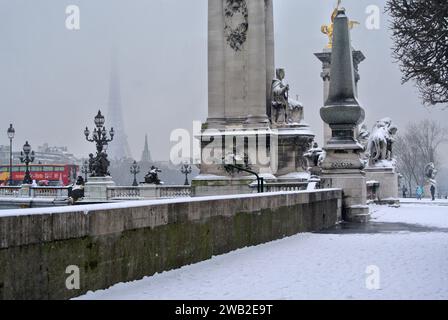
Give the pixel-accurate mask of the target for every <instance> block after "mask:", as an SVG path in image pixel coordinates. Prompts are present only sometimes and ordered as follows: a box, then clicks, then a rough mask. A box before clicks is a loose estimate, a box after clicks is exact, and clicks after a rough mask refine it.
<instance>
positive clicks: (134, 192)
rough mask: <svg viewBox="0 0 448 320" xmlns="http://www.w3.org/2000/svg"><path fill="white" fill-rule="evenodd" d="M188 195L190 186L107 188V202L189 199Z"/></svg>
mask: <svg viewBox="0 0 448 320" xmlns="http://www.w3.org/2000/svg"><path fill="white" fill-rule="evenodd" d="M190 195H191V188H190V186H161V185H158V186H156V185H140V186H135V187H133V186H132V187H118V186H114V187H108V188H107V200H147V199H159V198H165V199H172V198H185V197H190Z"/></svg>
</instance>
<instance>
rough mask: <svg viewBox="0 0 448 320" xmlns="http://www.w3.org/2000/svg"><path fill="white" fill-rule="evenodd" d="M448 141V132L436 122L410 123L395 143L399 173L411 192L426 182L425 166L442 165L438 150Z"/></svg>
mask: <svg viewBox="0 0 448 320" xmlns="http://www.w3.org/2000/svg"><path fill="white" fill-rule="evenodd" d="M447 141H448V130H447V129H446V128H444V127H442V126H441V125H440V124H438V123H437V122H435V121H432V120H423V121H421V122H418V123H410V124H409V125H408V126H407V128H406V130H405V132H404V133H403V134H400V135H399V136H398V138H397V140H396V142H395V147H394V150H395V156H396V159H397V167H398V171H399V172H400V173H401V174H402V175H403V176H404V178H405V180H406V184H407V186H408V187H409V190H410V191H411V192H412V190H413V189H414V187H415V186H417V185H423V184H424V182H425V172H424V168H425V165H426V164H428V163H429V162H434V164H435V165H436V166H438V165H439V164H440V158H439V154H438V150H439V148H440V145H441V144H442V143H444V142H447Z"/></svg>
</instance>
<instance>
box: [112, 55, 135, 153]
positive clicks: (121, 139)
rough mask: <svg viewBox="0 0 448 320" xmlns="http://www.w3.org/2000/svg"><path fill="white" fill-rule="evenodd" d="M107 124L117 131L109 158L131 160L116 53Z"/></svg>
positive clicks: (113, 61)
mask: <svg viewBox="0 0 448 320" xmlns="http://www.w3.org/2000/svg"><path fill="white" fill-rule="evenodd" d="M106 123H108V124H109V125H110V126H111V127H113V128H114V130H115V137H114V141H113V142H111V143H110V144H109V149H108V151H107V153H108V155H109V158H110V159H111V160H121V159H131V158H132V155H131V150H130V148H129V143H128V137H127V135H126V131H125V125H124V119H123V109H122V104H121V87H120V74H119V71H118V63H117V57H116V52H112V59H111V71H110V83H109V105H108V113H107V119H106Z"/></svg>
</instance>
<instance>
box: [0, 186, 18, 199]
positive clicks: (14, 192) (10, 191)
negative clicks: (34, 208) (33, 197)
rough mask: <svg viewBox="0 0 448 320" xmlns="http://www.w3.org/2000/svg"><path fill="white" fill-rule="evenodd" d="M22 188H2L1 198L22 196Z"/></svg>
mask: <svg viewBox="0 0 448 320" xmlns="http://www.w3.org/2000/svg"><path fill="white" fill-rule="evenodd" d="M20 189H21V187H0V197H8V198H15V197H18V196H19V195H20Z"/></svg>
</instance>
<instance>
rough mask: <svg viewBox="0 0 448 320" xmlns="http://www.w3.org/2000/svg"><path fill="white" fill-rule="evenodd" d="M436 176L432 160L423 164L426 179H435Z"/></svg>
mask: <svg viewBox="0 0 448 320" xmlns="http://www.w3.org/2000/svg"><path fill="white" fill-rule="evenodd" d="M436 176H437V169H436V166H435V165H434V163H433V162H430V163H428V164H427V165H426V166H425V177H426V179H428V180H429V181H430V182H432V181H435V179H436Z"/></svg>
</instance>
